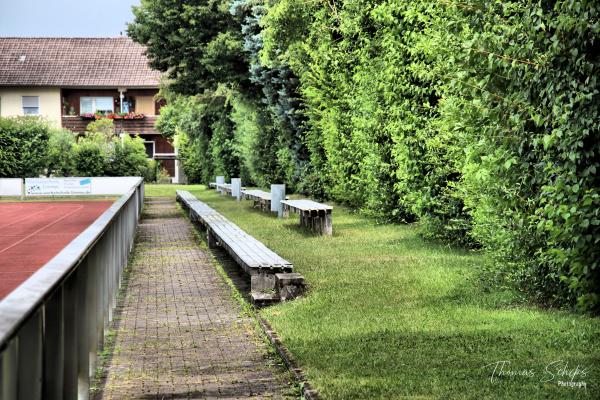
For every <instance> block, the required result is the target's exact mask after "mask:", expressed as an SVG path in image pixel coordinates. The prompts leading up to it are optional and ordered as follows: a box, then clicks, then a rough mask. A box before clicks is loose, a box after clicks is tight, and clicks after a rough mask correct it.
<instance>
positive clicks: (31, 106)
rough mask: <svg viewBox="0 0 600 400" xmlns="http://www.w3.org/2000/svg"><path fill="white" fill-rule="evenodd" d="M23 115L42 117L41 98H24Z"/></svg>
mask: <svg viewBox="0 0 600 400" xmlns="http://www.w3.org/2000/svg"><path fill="white" fill-rule="evenodd" d="M22 99H23V115H40V96H23V97H22Z"/></svg>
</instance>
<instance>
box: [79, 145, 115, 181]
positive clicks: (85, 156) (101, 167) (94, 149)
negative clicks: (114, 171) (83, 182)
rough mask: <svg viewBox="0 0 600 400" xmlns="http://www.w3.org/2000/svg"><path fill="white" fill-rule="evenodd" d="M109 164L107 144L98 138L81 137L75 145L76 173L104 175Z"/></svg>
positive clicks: (80, 174) (81, 174)
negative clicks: (103, 143)
mask: <svg viewBox="0 0 600 400" xmlns="http://www.w3.org/2000/svg"><path fill="white" fill-rule="evenodd" d="M107 165H108V155H107V153H106V150H105V146H103V145H102V143H99V142H98V141H97V140H93V139H90V138H80V139H79V142H78V143H77V146H76V147H75V173H76V174H77V175H78V176H103V175H104V171H105V170H106V167H107Z"/></svg>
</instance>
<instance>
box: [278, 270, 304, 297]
mask: <svg viewBox="0 0 600 400" xmlns="http://www.w3.org/2000/svg"><path fill="white" fill-rule="evenodd" d="M275 280H276V286H277V294H278V295H279V299H280V300H281V301H285V300H292V299H295V298H296V297H298V296H300V295H302V294H303V293H304V291H305V290H306V285H305V283H304V277H303V276H302V275H300V274H298V273H295V272H286V273H280V274H275Z"/></svg>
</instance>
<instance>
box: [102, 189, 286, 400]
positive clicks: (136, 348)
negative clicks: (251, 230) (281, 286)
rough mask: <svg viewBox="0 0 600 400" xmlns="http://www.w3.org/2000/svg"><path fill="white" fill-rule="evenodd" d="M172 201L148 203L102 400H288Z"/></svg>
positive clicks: (263, 349)
mask: <svg viewBox="0 0 600 400" xmlns="http://www.w3.org/2000/svg"><path fill="white" fill-rule="evenodd" d="M209 257H210V256H209V254H207V253H206V251H204V250H203V249H201V248H200V247H199V245H198V241H197V239H196V238H195V236H194V228H193V226H192V225H191V223H190V222H189V221H188V220H187V219H185V218H184V217H183V216H182V215H181V213H180V211H179V209H178V208H177V207H176V204H175V201H174V200H173V199H163V198H150V199H148V201H147V202H146V206H145V210H144V216H143V218H142V221H141V224H140V227H139V231H138V239H137V247H136V254H135V256H134V259H133V262H132V265H131V275H130V277H129V284H128V287H127V290H126V294H125V299H124V301H123V302H122V304H121V306H120V307H119V309H118V310H117V314H116V318H117V324H118V325H117V326H118V328H117V335H116V341H115V345H114V352H113V356H112V359H111V360H110V361H109V363H108V365H107V367H106V379H105V381H104V384H103V385H102V386H101V387H100V392H99V393H97V394H96V396H94V397H96V398H101V399H185V398H194V399H214V398H221V399H222V398H228V399H229V398H231V399H233V398H235V399H248V398H284V397H287V396H285V393H286V392H287V391H289V386H288V384H287V383H286V375H284V373H283V372H282V371H281V369H279V367H277V366H275V365H274V361H273V359H272V358H270V356H269V355H268V351H267V346H266V345H265V344H264V342H263V341H262V340H261V338H260V336H259V334H258V333H257V330H256V328H255V325H254V323H253V320H252V318H250V317H247V316H245V315H244V314H243V313H242V309H241V306H240V305H239V303H238V302H237V301H236V300H234V299H233V298H232V295H231V289H230V288H229V286H227V284H226V283H225V282H224V281H223V279H222V277H221V276H219V275H218V273H217V272H216V270H215V267H214V265H212V264H211V260H210V258H209Z"/></svg>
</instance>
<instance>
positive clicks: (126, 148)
mask: <svg viewBox="0 0 600 400" xmlns="http://www.w3.org/2000/svg"><path fill="white" fill-rule="evenodd" d="M111 144H112V154H111V155H110V158H111V159H110V163H109V164H108V165H107V169H106V174H107V175H109V176H145V175H146V173H147V169H148V156H147V155H146V149H145V147H144V141H143V140H142V138H140V137H137V136H136V137H131V136H129V135H124V136H123V137H122V139H120V140H119V139H115V140H113V141H112V143H111Z"/></svg>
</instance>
